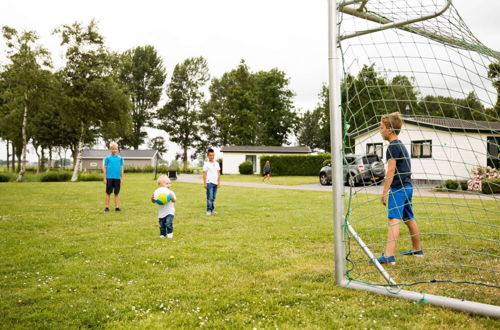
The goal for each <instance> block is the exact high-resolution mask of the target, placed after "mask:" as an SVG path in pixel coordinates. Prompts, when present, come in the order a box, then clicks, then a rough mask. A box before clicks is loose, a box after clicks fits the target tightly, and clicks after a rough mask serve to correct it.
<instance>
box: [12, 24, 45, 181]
mask: <svg viewBox="0 0 500 330" xmlns="http://www.w3.org/2000/svg"><path fill="white" fill-rule="evenodd" d="M2 34H3V37H4V38H5V40H6V41H7V49H8V50H7V55H8V58H9V60H10V61H11V63H10V64H8V65H7V68H6V70H5V72H3V78H4V79H5V80H6V82H7V85H8V88H7V89H5V90H4V95H3V99H4V100H5V101H6V103H8V104H9V105H8V107H9V108H10V110H11V111H12V112H13V117H14V118H15V117H17V116H16V112H17V113H20V114H21V118H22V119H21V125H20V126H17V127H20V128H21V148H22V149H21V150H22V151H21V154H22V160H21V166H20V170H19V174H18V176H17V181H22V180H23V178H24V174H25V172H26V161H27V160H26V153H27V150H26V149H27V144H28V141H29V135H28V134H29V132H28V121H29V118H30V117H31V116H32V115H33V111H34V110H33V109H34V108H35V107H36V104H37V95H39V94H40V89H41V87H42V86H44V85H45V84H46V75H47V71H46V70H44V67H45V68H48V67H50V66H51V62H50V55H49V53H48V51H47V50H46V49H44V48H42V47H41V46H39V45H37V44H36V41H37V40H38V35H37V34H36V33H35V32H34V31H25V32H22V33H19V32H18V31H17V30H15V29H13V28H11V27H8V26H4V27H3V28H2ZM17 118H19V117H17Z"/></svg>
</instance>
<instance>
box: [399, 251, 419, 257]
mask: <svg viewBox="0 0 500 330" xmlns="http://www.w3.org/2000/svg"><path fill="white" fill-rule="evenodd" d="M400 254H401V255H402V256H415V257H423V256H424V251H422V250H406V251H403V252H401V253H400Z"/></svg>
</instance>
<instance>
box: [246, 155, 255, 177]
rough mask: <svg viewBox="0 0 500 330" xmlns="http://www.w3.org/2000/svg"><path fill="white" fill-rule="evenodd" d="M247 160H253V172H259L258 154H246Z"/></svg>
mask: <svg viewBox="0 0 500 330" xmlns="http://www.w3.org/2000/svg"><path fill="white" fill-rule="evenodd" d="M245 160H246V161H249V162H252V165H253V172H254V173H255V172H257V156H256V155H246V156H245Z"/></svg>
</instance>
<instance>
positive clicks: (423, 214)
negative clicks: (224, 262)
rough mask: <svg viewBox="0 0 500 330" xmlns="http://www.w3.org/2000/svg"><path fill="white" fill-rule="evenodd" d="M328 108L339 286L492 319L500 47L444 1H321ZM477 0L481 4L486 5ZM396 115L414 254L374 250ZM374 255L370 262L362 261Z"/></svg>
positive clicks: (499, 312) (499, 262)
mask: <svg viewBox="0 0 500 330" xmlns="http://www.w3.org/2000/svg"><path fill="white" fill-rule="evenodd" d="M328 3H329V18H330V19H329V42H330V45H329V46H330V47H329V52H330V53H329V65H330V77H329V79H330V90H329V91H330V116H331V123H332V124H331V143H332V164H333V171H332V186H333V187H332V190H333V194H334V198H333V207H334V235H335V237H334V238H335V241H334V245H335V266H336V269H335V277H336V282H337V284H338V285H341V286H344V287H347V288H353V289H361V290H369V291H373V292H376V293H380V294H385V295H388V296H394V297H399V298H405V299H410V300H414V301H417V302H428V303H430V304H434V305H439V306H443V307H450V308H454V309H458V310H461V311H465V312H470V313H477V314H482V315H486V316H490V317H494V318H499V317H500V307H499V306H500V283H499V281H500V276H499V273H500V230H499V229H500V201H499V200H500V195H499V193H500V174H499V173H500V172H499V169H500V158H499V157H500V147H499V144H500V96H499V92H500V53H498V52H496V51H494V50H492V49H490V48H488V47H487V46H486V45H483V44H482V43H481V42H480V41H479V40H478V39H477V38H476V37H475V36H474V35H473V33H472V32H471V31H470V30H469V28H468V27H467V25H466V24H465V22H464V21H463V20H462V18H461V17H460V14H459V13H458V12H457V10H456V9H455V8H454V6H453V4H452V1H451V0H352V1H347V0H346V1H342V2H338V3H337V1H334V0H329V2H328ZM481 10H487V8H483V9H481ZM392 112H399V113H400V114H401V116H402V118H403V120H404V123H403V126H402V128H401V132H400V133H399V137H398V138H399V140H401V141H402V143H403V144H404V145H405V147H406V149H407V150H408V154H409V156H410V160H411V173H412V180H413V201H412V207H413V211H414V213H415V219H416V222H417V224H418V226H419V228H420V235H419V236H420V242H421V247H422V251H423V257H422V256H411V255H410V256H408V255H400V253H401V252H402V251H404V250H408V249H411V248H412V244H411V242H412V237H411V235H410V234H409V232H408V230H407V228H406V226H405V224H403V223H400V224H399V225H398V226H399V227H400V229H401V234H400V236H399V238H397V239H394V241H395V243H397V250H396V253H395V255H394V256H395V260H396V263H395V264H394V265H387V264H381V263H379V262H378V261H377V260H376V259H377V257H378V256H380V255H381V253H382V252H384V249H385V247H386V244H387V243H388V240H389V239H388V231H389V230H391V227H393V226H395V225H394V224H393V225H392V226H389V224H388V221H387V218H388V215H387V207H385V206H383V205H382V203H381V195H382V191H383V185H384V179H387V177H385V174H386V172H385V171H382V172H374V171H373V170H372V169H373V168H374V166H371V164H372V163H374V162H378V161H383V162H384V163H386V162H387V159H386V152H387V146H388V142H387V141H384V140H383V138H382V136H381V134H380V129H379V126H380V120H381V117H382V116H383V115H385V114H389V113H392ZM370 261H371V262H370Z"/></svg>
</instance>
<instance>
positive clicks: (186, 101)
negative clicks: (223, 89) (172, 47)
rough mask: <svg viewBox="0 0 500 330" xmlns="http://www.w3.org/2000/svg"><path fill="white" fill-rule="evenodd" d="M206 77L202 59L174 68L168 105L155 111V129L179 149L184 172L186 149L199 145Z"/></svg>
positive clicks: (204, 62)
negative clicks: (177, 145) (162, 131)
mask: <svg viewBox="0 0 500 330" xmlns="http://www.w3.org/2000/svg"><path fill="white" fill-rule="evenodd" d="M209 77H210V76H209V73H208V65H207V61H206V60H205V59H204V58H203V57H192V58H188V59H186V60H185V61H184V62H182V63H180V64H177V65H176V66H175V68H174V72H173V74H172V78H171V81H170V84H169V85H168V87H167V97H168V101H167V103H166V104H165V106H163V107H162V108H161V109H160V110H159V111H158V119H159V120H160V123H159V124H158V128H160V129H163V130H164V131H165V132H167V133H168V134H169V136H170V140H171V141H172V142H175V143H177V144H179V145H180V146H181V148H182V150H183V156H182V158H183V161H184V169H187V161H188V158H187V153H188V149H189V148H192V147H196V146H197V144H198V143H199V142H200V141H201V136H200V125H201V119H202V117H201V103H202V101H203V97H204V93H203V86H205V84H206V83H207V81H208V79H209Z"/></svg>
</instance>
